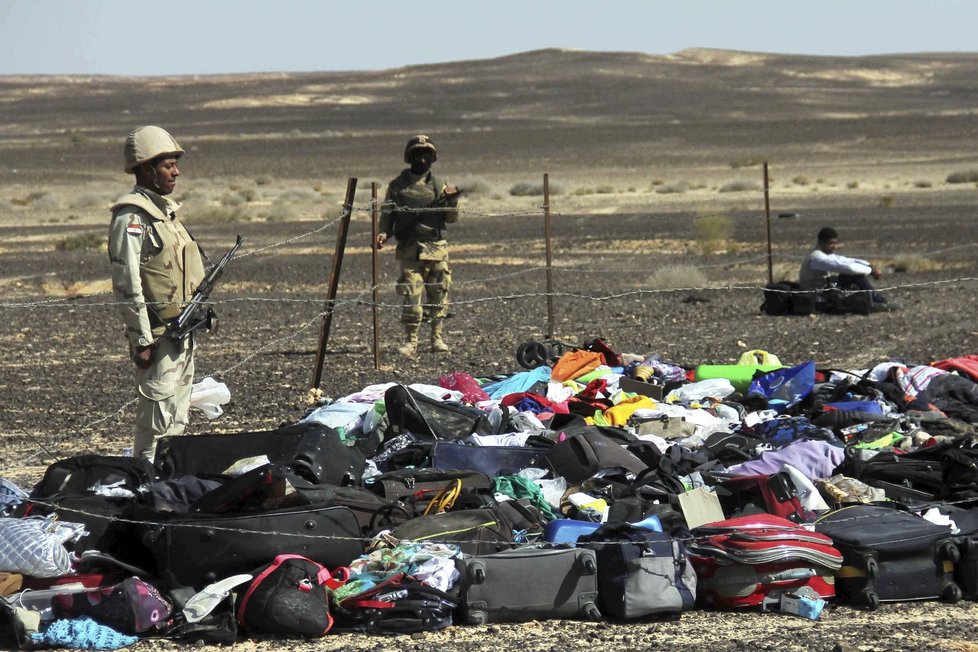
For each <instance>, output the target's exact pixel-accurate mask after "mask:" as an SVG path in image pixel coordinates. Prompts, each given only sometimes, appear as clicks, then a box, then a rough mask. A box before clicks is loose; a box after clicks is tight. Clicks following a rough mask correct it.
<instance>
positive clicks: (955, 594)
mask: <svg viewBox="0 0 978 652" xmlns="http://www.w3.org/2000/svg"><path fill="white" fill-rule="evenodd" d="M960 599H961V587H960V586H958V585H957V584H955V583H954V582H951V583H950V584H948V585H947V586H945V587H944V588H943V589H941V600H943V601H944V602H950V603H951V604H954V603H955V602H957V601H958V600H960Z"/></svg>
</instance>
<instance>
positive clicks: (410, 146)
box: [404, 134, 438, 163]
mask: <svg viewBox="0 0 978 652" xmlns="http://www.w3.org/2000/svg"><path fill="white" fill-rule="evenodd" d="M416 149H430V150H431V162H432V163H434V162H435V161H437V160H438V150H436V149H435V144H434V143H433V142H431V139H430V138H428V137H427V136H425V135H423V134H419V135H417V136H415V137H414V138H412V139H411V140H409V141H408V143H407V147H405V148H404V162H405V163H410V162H411V152H413V151H414V150H416Z"/></svg>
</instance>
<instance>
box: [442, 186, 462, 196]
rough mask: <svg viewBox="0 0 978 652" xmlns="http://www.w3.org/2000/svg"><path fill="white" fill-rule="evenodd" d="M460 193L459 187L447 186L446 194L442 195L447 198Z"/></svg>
mask: <svg viewBox="0 0 978 652" xmlns="http://www.w3.org/2000/svg"><path fill="white" fill-rule="evenodd" d="M460 193H461V191H460V190H459V189H458V186H445V192H443V193H442V194H443V195H445V196H446V197H454V196H455V195H458V194H460Z"/></svg>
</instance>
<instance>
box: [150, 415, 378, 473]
mask: <svg viewBox="0 0 978 652" xmlns="http://www.w3.org/2000/svg"><path fill="white" fill-rule="evenodd" d="M259 455H265V456H267V457H268V461H269V462H271V463H272V464H279V465H282V466H286V467H288V468H290V469H291V470H292V471H294V472H295V473H296V474H297V475H299V476H302V477H303V478H305V479H306V480H308V481H310V482H315V483H323V484H335V485H358V484H359V483H360V480H361V478H362V477H363V471H364V468H365V466H366V459H365V458H364V456H363V453H361V452H360V451H358V450H357V449H355V448H351V447H349V446H346V445H345V444H344V443H343V442H342V441H341V440H340V436H339V434H338V433H337V432H336V431H335V430H333V429H332V428H330V427H328V426H324V425H322V424H321V423H312V422H310V423H297V424H293V425H291V426H285V427H283V428H278V429H277V430H263V431H258V432H245V433H237V434H224V435H182V436H179V437H163V438H162V439H161V440H160V441H159V443H158V444H157V446H156V458H155V459H154V464H155V466H156V468H157V470H158V472H159V476H160V478H163V479H169V478H175V477H179V476H182V475H204V476H206V475H220V474H222V473H224V471H226V470H227V469H228V468H229V467H230V466H231V465H232V464H234V463H235V462H237V461H239V460H242V459H245V458H249V457H256V456H259Z"/></svg>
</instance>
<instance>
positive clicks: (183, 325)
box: [166, 235, 241, 341]
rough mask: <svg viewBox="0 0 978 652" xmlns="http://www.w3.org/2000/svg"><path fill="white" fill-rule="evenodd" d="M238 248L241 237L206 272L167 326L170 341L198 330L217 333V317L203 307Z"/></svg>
mask: <svg viewBox="0 0 978 652" xmlns="http://www.w3.org/2000/svg"><path fill="white" fill-rule="evenodd" d="M240 248H241V236H240V235H239V236H238V237H237V240H235V242H234V246H233V247H231V249H229V250H228V252H227V253H226V254H224V256H223V257H222V258H221V259H220V260H219V261H217V264H216V265H214V266H213V267H211V269H210V271H209V272H207V275H206V276H205V277H204V280H203V281H201V282H200V285H198V286H197V289H196V290H195V291H194V296H193V297H191V299H190V303H188V304H187V305H186V306H185V307H184V309H183V310H181V311H180V314H179V315H177V316H176V317H175V318H174V319H173V321H171V322H170V323H169V324H167V327H166V329H167V331H169V333H170V337H171V338H172V339H174V340H177V341H180V340H184V339H186V337H187V336H188V335H190V334H191V333H193V332H194V331H196V330H198V329H200V328H203V329H204V330H205V331H206V332H208V333H215V332H217V315H216V314H215V313H214V310H213V309H212V308H209V307H207V306H205V305H204V303H205V302H206V301H207V299H208V297H210V295H211V292H213V291H214V287H215V286H216V285H217V281H218V280H219V279H220V278H221V274H223V273H224V268H225V267H227V266H228V263H230V262H231V259H232V258H234V254H236V253H237V252H238V249H240Z"/></svg>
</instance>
